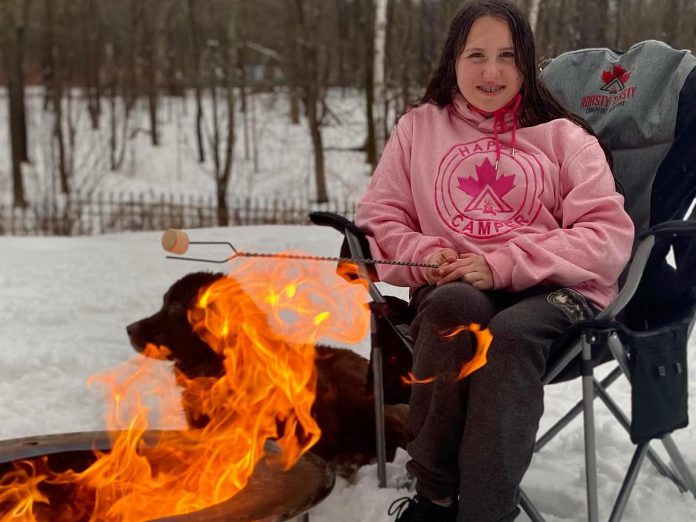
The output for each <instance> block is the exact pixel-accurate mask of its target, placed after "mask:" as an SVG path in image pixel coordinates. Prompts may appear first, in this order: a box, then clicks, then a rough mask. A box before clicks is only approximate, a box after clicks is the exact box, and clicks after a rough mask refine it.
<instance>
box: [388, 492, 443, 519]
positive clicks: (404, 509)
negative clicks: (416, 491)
mask: <svg viewBox="0 0 696 522" xmlns="http://www.w3.org/2000/svg"><path fill="white" fill-rule="evenodd" d="M387 514H389V515H396V519H395V522H456V520H457V501H456V500H455V501H453V502H452V504H451V505H450V506H449V507H442V506H438V505H437V504H435V503H434V502H432V501H431V500H429V499H427V498H425V497H422V496H420V495H416V496H414V497H413V498H410V497H401V498H397V499H396V500H395V501H394V502H392V503H391V505H390V506H389V511H388V512H387Z"/></svg>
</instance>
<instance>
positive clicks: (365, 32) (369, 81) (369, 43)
mask: <svg viewBox="0 0 696 522" xmlns="http://www.w3.org/2000/svg"><path fill="white" fill-rule="evenodd" d="M361 6H362V11H363V14H362V16H361V18H360V22H361V23H360V29H361V38H362V41H363V42H364V45H365V54H364V59H363V68H364V79H365V85H364V87H365V112H366V114H367V122H366V123H367V137H366V140H365V153H366V161H367V163H369V164H370V167H371V168H372V171H373V172H374V170H375V167H377V160H378V157H377V142H376V136H375V129H376V126H375V112H374V111H375V77H374V71H375V60H374V58H373V57H374V54H375V53H374V44H375V39H374V25H373V20H374V16H373V12H374V9H373V8H374V3H373V0H365V1H363V2H362V4H361Z"/></svg>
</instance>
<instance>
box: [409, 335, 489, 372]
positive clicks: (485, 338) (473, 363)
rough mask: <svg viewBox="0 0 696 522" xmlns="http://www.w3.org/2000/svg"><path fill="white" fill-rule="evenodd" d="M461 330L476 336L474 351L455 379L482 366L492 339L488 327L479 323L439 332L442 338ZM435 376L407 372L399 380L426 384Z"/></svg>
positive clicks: (447, 337)
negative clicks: (483, 326) (420, 376)
mask: <svg viewBox="0 0 696 522" xmlns="http://www.w3.org/2000/svg"><path fill="white" fill-rule="evenodd" d="M462 332H472V333H473V334H474V337H475V338H476V352H475V353H474V356H473V357H472V358H471V359H470V360H469V361H467V362H466V363H465V364H463V365H462V367H461V368H460V369H459V372H458V373H457V375H456V377H455V380H461V379H464V378H466V377H468V376H469V375H471V374H472V373H474V372H475V371H476V370H478V369H479V368H481V367H482V366H484V365H485V364H486V362H488V357H487V355H488V349H489V348H490V346H491V342H492V341H493V335H492V334H491V331H490V330H489V329H488V328H483V329H482V328H481V325H479V324H477V323H471V324H470V325H466V326H464V325H463V326H458V327H457V328H453V329H452V330H450V331H447V332H443V333H441V336H442V337H443V338H444V339H454V338H455V337H456V336H458V335H459V334H461V333H462ZM437 378H438V376H431V377H424V378H418V377H416V376H415V375H414V374H413V373H412V372H408V376H407V377H405V376H403V375H402V376H401V382H403V383H404V384H406V385H413V384H428V383H431V382H433V381H435V380H436V379H437Z"/></svg>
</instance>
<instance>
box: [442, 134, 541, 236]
mask: <svg viewBox="0 0 696 522" xmlns="http://www.w3.org/2000/svg"><path fill="white" fill-rule="evenodd" d="M495 150H496V144H495V140H493V139H491V138H481V139H479V140H477V141H474V142H471V143H466V144H462V145H456V146H454V147H453V148H452V149H450V150H449V152H448V153H447V154H446V155H445V157H444V158H443V159H442V161H441V162H440V168H439V170H438V175H437V179H436V181H435V205H436V208H437V210H438V213H439V215H440V218H441V219H442V220H443V221H444V222H445V224H446V225H447V226H448V227H449V228H450V229H452V230H454V231H455V232H458V233H460V234H464V235H467V236H469V237H473V238H479V239H484V238H488V237H495V236H499V235H501V234H505V233H506V232H508V231H509V230H512V229H514V228H519V227H522V226H525V225H528V224H531V223H533V222H534V221H535V220H536V217H537V215H538V214H539V210H540V209H541V199H540V198H541V194H542V193H543V191H544V181H543V173H542V168H541V165H540V164H539V162H538V161H537V160H536V158H535V157H534V156H532V155H530V154H526V153H522V152H519V151H515V154H514V155H513V154H512V151H511V150H510V149H508V148H506V147H502V150H501V152H500V161H499V163H498V169H497V170H496V152H495Z"/></svg>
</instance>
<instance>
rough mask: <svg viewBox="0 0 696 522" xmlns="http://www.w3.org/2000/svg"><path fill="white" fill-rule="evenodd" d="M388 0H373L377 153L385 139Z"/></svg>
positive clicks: (382, 146)
mask: <svg viewBox="0 0 696 522" xmlns="http://www.w3.org/2000/svg"><path fill="white" fill-rule="evenodd" d="M387 4H388V0H375V58H374V60H375V65H374V84H375V87H374V89H375V97H374V106H375V108H374V110H373V111H374V115H375V118H374V125H375V148H376V153H377V155H379V154H381V153H382V149H383V148H384V141H385V139H386V120H387V118H386V114H385V112H386V84H385V78H384V68H385V47H386V41H387Z"/></svg>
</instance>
